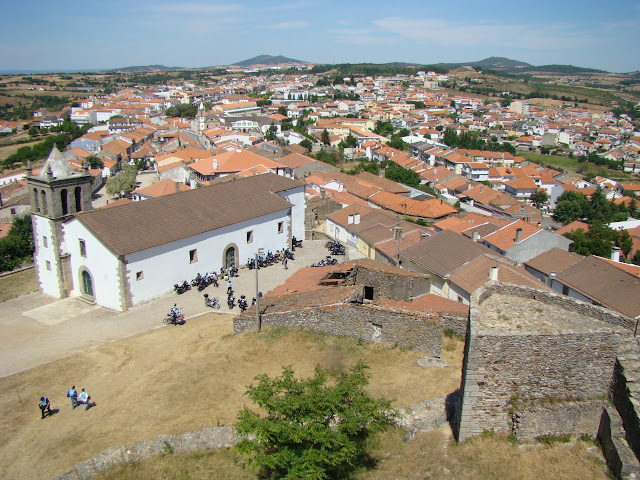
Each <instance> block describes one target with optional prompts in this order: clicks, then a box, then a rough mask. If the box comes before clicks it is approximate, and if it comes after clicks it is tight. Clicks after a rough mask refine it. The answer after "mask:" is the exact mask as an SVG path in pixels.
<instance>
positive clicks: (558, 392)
mask: <svg viewBox="0 0 640 480" xmlns="http://www.w3.org/2000/svg"><path fill="white" fill-rule="evenodd" d="M493 293H496V294H498V293H500V294H506V295H510V296H511V297H526V298H535V300H536V301H538V302H541V303H549V304H552V305H555V306H558V307H560V308H563V309H567V310H570V311H574V312H579V313H580V314H582V315H587V316H590V317H593V318H595V319H597V320H603V321H606V322H607V323H610V324H614V325H620V324H621V323H624V322H623V320H624V318H625V317H623V316H621V315H617V314H615V313H612V312H609V311H606V310H604V309H602V308H600V307H594V306H592V305H587V304H584V303H582V302H577V301H575V300H573V299H569V298H567V297H564V296H560V295H557V294H548V293H545V292H540V291H537V290H533V289H528V288H524V287H515V286H510V285H503V284H498V283H494V282H492V283H489V284H487V286H485V287H483V288H481V289H480V290H478V291H477V292H476V293H475V294H474V295H473V296H472V298H471V307H470V312H469V327H468V330H467V335H466V344H465V355H464V364H463V365H464V366H463V372H462V381H461V387H460V390H461V399H462V401H461V405H460V408H459V410H458V412H457V415H456V420H455V422H454V423H455V425H456V428H457V436H458V440H459V441H462V440H465V439H466V438H469V437H471V436H473V435H477V434H480V433H482V432H483V431H485V430H495V431H512V428H514V418H516V419H517V417H516V416H515V414H516V413H517V412H520V416H521V417H520V418H521V419H522V420H523V421H524V422H525V425H524V426H523V427H522V428H524V430H522V434H523V435H525V436H527V437H531V436H540V435H547V434H553V433H554V428H553V426H552V423H553V421H554V420H553V418H555V419H556V420H555V421H559V422H561V421H564V420H563V419H562V416H563V413H562V412H564V411H567V409H569V408H572V409H574V412H580V414H578V413H576V417H575V418H576V420H575V422H574V423H573V425H574V426H573V427H571V428H573V429H574V432H575V430H576V429H578V427H579V426H582V427H580V428H586V429H587V430H591V428H592V425H593V422H592V421H588V420H586V418H585V417H586V416H588V413H589V412H590V411H591V410H590V409H580V407H578V406H577V405H571V404H572V403H573V402H584V401H588V400H604V399H605V398H607V397H608V396H609V394H610V386H611V379H612V376H613V370H614V365H615V361H616V355H617V348H618V344H619V342H620V332H619V331H618V330H619V329H617V328H608V326H607V325H604V324H602V327H601V328H594V329H591V330H587V329H585V328H580V326H579V325H576V329H575V330H569V329H564V330H562V331H557V332H551V333H548V332H547V333H544V334H542V333H540V332H538V331H535V330H532V331H528V332H527V331H509V330H508V329H501V328H489V329H487V328H482V316H481V312H480V308H479V307H480V304H481V303H482V302H483V301H485V300H486V299H488V298H489V297H490V296H491V295H492V294H493ZM551 404H558V405H560V404H561V405H563V407H560V408H550V407H548V406H549V405H551ZM543 405H548V406H547V407H545V408H546V411H547V413H549V414H552V413H554V412H555V413H556V416H555V417H551V418H550V420H549V421H545V422H542V421H540V420H539V415H540V414H539V412H541V411H542V410H541V407H542V406H543ZM596 418H599V417H596ZM596 421H597V420H596ZM585 426H588V427H585ZM515 427H517V425H516V426H515ZM575 433H578V432H575ZM582 433H590V434H592V435H593V434H594V433H595V432H594V431H593V430H592V431H585V432H582Z"/></svg>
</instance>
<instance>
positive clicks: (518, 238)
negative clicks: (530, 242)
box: [516, 228, 522, 243]
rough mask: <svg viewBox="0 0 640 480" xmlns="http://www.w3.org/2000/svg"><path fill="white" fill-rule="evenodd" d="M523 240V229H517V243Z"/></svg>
mask: <svg viewBox="0 0 640 480" xmlns="http://www.w3.org/2000/svg"><path fill="white" fill-rule="evenodd" d="M521 240H522V229H521V228H518V229H516V243H520V241H521Z"/></svg>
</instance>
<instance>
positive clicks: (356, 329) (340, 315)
mask: <svg viewBox="0 0 640 480" xmlns="http://www.w3.org/2000/svg"><path fill="white" fill-rule="evenodd" d="M262 326H273V327H289V328H309V329H311V330H316V331H319V332H324V333H329V334H332V335H343V336H348V337H353V338H360V339H363V340H367V341H379V342H383V343H391V344H397V345H398V346H402V347H407V348H413V349H416V350H421V351H425V352H427V353H429V354H431V355H434V356H436V357H439V356H440V351H441V349H442V329H443V320H442V318H441V317H440V316H439V315H426V314H425V315H421V314H408V313H400V312H396V311H390V310H383V309H378V308H375V307H369V306H355V305H348V304H339V305H326V306H322V307H314V308H303V309H299V310H293V311H288V312H274V313H266V314H264V315H262ZM253 328H255V317H254V316H253V315H249V314H244V315H239V316H237V317H235V318H234V320H233V333H234V334H237V333H241V332H244V331H246V330H251V329H253Z"/></svg>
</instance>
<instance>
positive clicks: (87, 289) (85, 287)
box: [81, 270, 93, 297]
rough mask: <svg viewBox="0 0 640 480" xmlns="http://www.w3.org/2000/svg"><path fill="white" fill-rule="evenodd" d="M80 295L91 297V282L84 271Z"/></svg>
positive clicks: (88, 275) (89, 276)
mask: <svg viewBox="0 0 640 480" xmlns="http://www.w3.org/2000/svg"><path fill="white" fill-rule="evenodd" d="M81 278H82V293H84V294H85V295H89V296H90V297H93V280H92V279H91V275H90V274H89V272H87V271H86V270H83V271H82V274H81Z"/></svg>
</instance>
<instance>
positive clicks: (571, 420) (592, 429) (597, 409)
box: [513, 400, 605, 441]
mask: <svg viewBox="0 0 640 480" xmlns="http://www.w3.org/2000/svg"><path fill="white" fill-rule="evenodd" d="M604 405H605V402H604V401H602V400H592V401H586V402H560V403H544V402H542V403H537V404H536V403H535V402H534V403H532V404H529V405H523V406H524V407H525V408H522V409H520V410H517V411H515V412H514V413H513V433H514V434H515V435H516V437H517V438H518V440H525V441H526V440H534V439H535V438H536V437H538V436H540V432H546V433H545V434H546V435H584V434H586V435H589V436H591V437H595V436H596V434H597V432H598V427H599V425H600V415H601V414H602V409H603V408H604Z"/></svg>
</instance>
